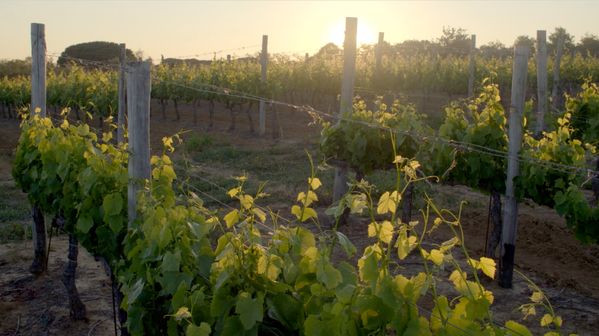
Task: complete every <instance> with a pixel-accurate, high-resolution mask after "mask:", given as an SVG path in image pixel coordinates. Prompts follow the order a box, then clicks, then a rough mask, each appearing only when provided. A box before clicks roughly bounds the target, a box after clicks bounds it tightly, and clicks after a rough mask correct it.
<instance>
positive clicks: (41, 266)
mask: <svg viewBox="0 0 599 336" xmlns="http://www.w3.org/2000/svg"><path fill="white" fill-rule="evenodd" d="M38 109H39V110H38ZM31 113H32V114H39V116H40V117H46V33H45V26H44V25H43V24H40V23H32V24H31ZM32 208H33V209H32V217H33V222H32V228H31V234H32V240H33V262H32V263H31V266H30V267H29V271H30V272H31V273H33V274H36V275H37V274H41V273H43V272H45V271H46V269H47V266H48V263H47V260H46V258H47V253H46V224H45V222H44V214H43V213H42V210H41V208H39V207H38V206H37V204H32Z"/></svg>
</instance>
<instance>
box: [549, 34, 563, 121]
mask: <svg viewBox="0 0 599 336" xmlns="http://www.w3.org/2000/svg"><path fill="white" fill-rule="evenodd" d="M564 43H565V36H560V37H559V38H558V40H557V49H556V51H555V59H554V60H553V88H552V90H551V110H552V111H553V113H557V112H559V111H558V109H557V104H558V100H559V99H558V97H557V95H558V90H559V68H560V64H561V62H562V55H563V53H564Z"/></svg>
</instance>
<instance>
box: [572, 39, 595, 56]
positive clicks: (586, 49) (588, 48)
mask: <svg viewBox="0 0 599 336" xmlns="http://www.w3.org/2000/svg"><path fill="white" fill-rule="evenodd" d="M576 50H577V51H578V52H580V53H581V54H582V55H583V56H592V57H599V37H597V35H593V34H586V35H584V36H583V37H582V38H581V39H580V43H578V45H577V46H576Z"/></svg>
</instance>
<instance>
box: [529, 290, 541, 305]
mask: <svg viewBox="0 0 599 336" xmlns="http://www.w3.org/2000/svg"><path fill="white" fill-rule="evenodd" d="M543 297H544V295H543V293H541V292H533V293H532V295H531V296H530V301H532V302H534V303H540V302H541V301H543Z"/></svg>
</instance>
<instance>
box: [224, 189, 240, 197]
mask: <svg viewBox="0 0 599 336" xmlns="http://www.w3.org/2000/svg"><path fill="white" fill-rule="evenodd" d="M240 189H241V188H239V187H236V188H233V189H231V190H229V191H227V195H229V197H231V198H233V197H235V196H237V195H238V194H239V192H240V191H241V190H240Z"/></svg>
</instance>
